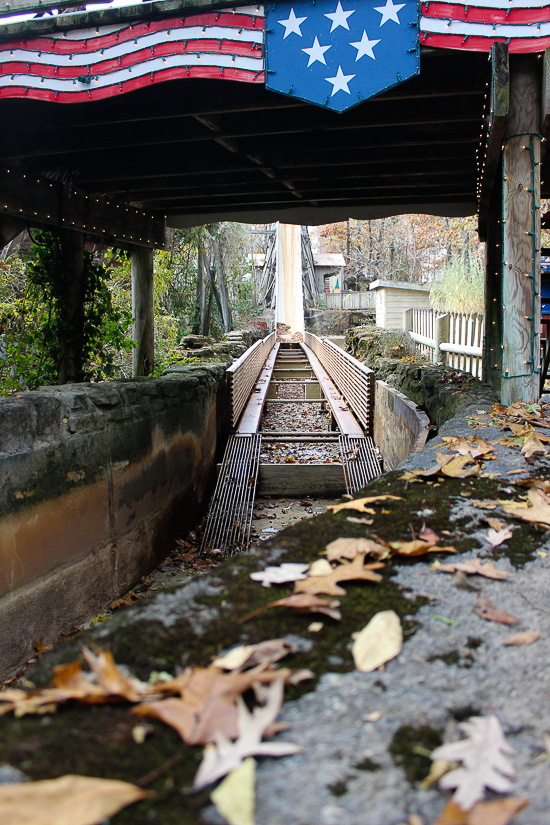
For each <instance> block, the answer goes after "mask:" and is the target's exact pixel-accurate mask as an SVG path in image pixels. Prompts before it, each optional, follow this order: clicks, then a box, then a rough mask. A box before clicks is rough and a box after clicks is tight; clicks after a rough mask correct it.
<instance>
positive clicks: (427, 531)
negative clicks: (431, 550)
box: [418, 524, 439, 544]
mask: <svg viewBox="0 0 550 825" xmlns="http://www.w3.org/2000/svg"><path fill="white" fill-rule="evenodd" d="M418 538H419V539H420V540H421V541H425V542H426V544H437V542H438V541H439V536H438V535H437V534H436V533H434V531H433V530H432V528H431V527H426V524H423V525H422V529H421V531H420V533H419V534H418Z"/></svg>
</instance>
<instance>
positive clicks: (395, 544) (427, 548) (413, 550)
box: [390, 539, 456, 556]
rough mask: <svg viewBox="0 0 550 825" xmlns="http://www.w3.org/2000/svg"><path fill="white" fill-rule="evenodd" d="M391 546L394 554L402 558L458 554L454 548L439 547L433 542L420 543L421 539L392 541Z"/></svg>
mask: <svg viewBox="0 0 550 825" xmlns="http://www.w3.org/2000/svg"><path fill="white" fill-rule="evenodd" d="M390 545H391V548H392V550H393V552H394V553H398V554H399V555H400V556H423V555H424V554H425V553H456V549H455V548H454V547H437V545H435V544H433V543H432V542H431V541H429V542H426V541H420V539H413V540H412V541H391V542H390Z"/></svg>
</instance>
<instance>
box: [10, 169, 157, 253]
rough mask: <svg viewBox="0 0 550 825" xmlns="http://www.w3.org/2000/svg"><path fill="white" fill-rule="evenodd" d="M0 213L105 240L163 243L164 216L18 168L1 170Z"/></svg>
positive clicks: (124, 243)
mask: <svg viewBox="0 0 550 825" xmlns="http://www.w3.org/2000/svg"><path fill="white" fill-rule="evenodd" d="M0 216H2V217H3V218H4V219H6V218H7V219H10V220H17V221H18V222H19V223H21V222H24V224H25V225H30V226H36V227H39V228H41V229H50V230H59V229H70V230H74V231H75V232H80V233H83V234H85V235H91V236H92V237H94V238H97V239H100V240H102V241H103V243H105V244H108V243H118V244H120V245H126V244H127V245H130V244H132V245H137V246H145V247H150V248H159V249H161V248H162V247H163V246H164V216H163V215H154V214H152V213H151V212H150V211H149V212H144V211H143V209H136V208H135V207H132V206H126V205H124V204H119V203H116V202H115V201H112V200H110V199H109V198H107V197H105V196H104V195H92V194H87V193H86V192H84V191H82V190H81V189H73V187H71V186H68V185H66V184H63V183H61V182H60V181H57V180H49V179H48V178H40V177H37V176H36V175H33V174H31V173H28V172H24V171H21V170H20V169H17V168H13V169H11V168H10V169H3V170H0Z"/></svg>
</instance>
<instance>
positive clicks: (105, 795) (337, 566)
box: [0, 422, 550, 825]
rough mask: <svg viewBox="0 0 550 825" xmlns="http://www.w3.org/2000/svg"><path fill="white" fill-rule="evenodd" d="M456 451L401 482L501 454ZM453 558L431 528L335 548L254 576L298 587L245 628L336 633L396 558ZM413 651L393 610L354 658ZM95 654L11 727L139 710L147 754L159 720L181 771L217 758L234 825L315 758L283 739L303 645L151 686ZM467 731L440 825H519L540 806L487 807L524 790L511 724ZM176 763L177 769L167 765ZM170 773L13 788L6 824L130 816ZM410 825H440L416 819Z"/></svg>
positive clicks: (208, 770)
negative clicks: (515, 781)
mask: <svg viewBox="0 0 550 825" xmlns="http://www.w3.org/2000/svg"><path fill="white" fill-rule="evenodd" d="M512 423H513V422H512ZM522 437H524V436H522ZM526 437H527V438H528V437H529V436H526ZM446 446H447V448H448V449H449V451H450V454H449V455H443V454H442V453H438V456H437V464H436V465H435V466H434V467H431V468H427V469H426V470H423V471H422V470H420V471H419V470H414V471H411V472H408V473H405V475H404V476H401V478H402V479H404V480H405V481H406V483H407V484H408V483H409V482H411V481H418V482H422V481H425V480H426V479H430V482H428V483H431V477H436V478H438V479H441V481H444V480H445V477H448V478H459V479H461V478H468V477H469V476H473V475H478V474H479V473H480V470H481V468H482V465H483V464H484V463H485V462H486V461H490V460H491V458H492V455H491V454H492V452H493V448H492V446H491V445H490V444H488V443H487V442H485V441H483V439H479V438H476V437H474V438H473V439H463V438H451V439H447V440H446ZM441 481H440V483H441ZM518 484H519V485H522V486H524V487H526V488H527V490H528V492H527V496H526V497H524V498H523V499H522V500H520V501H518V502H494V507H495V508H496V506H497V505H500V506H502V508H503V509H504V510H505V512H506V513H508V514H509V515H510V516H512V517H514V518H523V519H524V520H527V521H531V522H533V523H535V524H540V525H541V526H546V527H548V526H550V482H547V481H546V480H545V479H531V480H529V481H528V482H519V483H518ZM402 500H403V499H402V497H400V496H392V495H380V496H367V497H364V498H359V499H355V500H351V501H344V502H343V503H341V504H336V505H330V507H329V509H330V510H332V512H333V513H335V514H336V513H340V512H344V515H345V514H346V513H347V512H348V511H349V512H350V513H353V512H355V513H358V514H359V515H358V516H355V515H348V516H347V519H348V520H349V521H350V522H352V523H359V524H366V525H370V524H372V519H369V518H368V516H371V515H374V514H375V513H376V509H375V507H391V506H392V505H394V502H399V501H402ZM485 504H486V506H487V509H492V508H493V503H492V502H485ZM546 508H548V512H547V511H546ZM529 511H531V512H529ZM382 512H388V511H386V510H383V511H382ZM526 514H528V516H527V517H526ZM365 516H366V518H365ZM487 522H488V524H489V530H488V531H487V534H486V538H487V542H488V543H489V544H490V545H491V546H498V545H499V544H501V543H503V542H505V541H506V540H507V539H509V538H510V537H511V535H512V528H511V527H510V525H507V524H503V523H502V522H499V521H498V520H497V519H492V518H488V519H487ZM411 529H412V528H411ZM443 532H447V531H443ZM449 535H450V534H449ZM443 552H444V553H455V552H456V549H455V548H454V547H452V546H448V545H447V544H445V543H444V542H442V540H441V539H440V537H439V536H438V535H436V533H435V532H434V531H433V530H432V529H431V528H430V527H427V526H426V525H425V524H424V525H423V527H422V529H421V530H420V531H419V533H418V535H415V534H414V533H413V538H412V540H410V541H386V540H383V539H382V538H380V537H379V536H376V535H373V536H372V537H370V538H345V537H341V538H338V539H336V540H334V541H332V542H330V543H329V544H327V546H326V548H325V551H324V557H323V558H320V559H318V560H317V561H315V562H313V563H311V564H308V563H300V562H298V563H287V564H282V565H280V566H278V567H266V568H265V569H264V570H260V571H257V572H255V573H252V574H251V576H250V578H251V579H252V580H254V581H256V582H257V583H258V585H259V586H263V587H264V588H271V587H273V586H277V585H281V584H288V583H293V585H294V591H293V592H292V593H290V594H289V595H287V596H283V597H281V598H278V599H275V600H272V601H270V602H268V603H267V604H264V605H263V606H262V607H260V608H258V609H256V610H254V611H253V612H252V613H250V614H248V615H245V616H243V617H242V618H241V622H243V623H244V622H248V621H250V620H252V619H253V618H254V617H255V616H256V615H258V614H259V613H261V612H263V611H265V610H269V609H271V608H286V609H290V610H293V611H296V612H298V613H306V614H320V615H321V616H326V617H328V618H329V619H331V620H332V621H340V620H341V613H340V611H339V609H338V608H339V607H340V599H341V598H345V596H346V593H347V591H346V589H345V587H348V586H350V585H351V586H353V584H354V583H355V582H360V583H363V584H364V583H366V584H368V586H376V585H377V584H378V583H379V582H380V581H381V580H382V575H381V573H380V572H378V571H381V570H383V569H384V568H385V566H386V563H387V562H390V561H391V559H392V558H395V557H400V556H401V557H404V558H406V557H416V556H420V555H424V554H429V553H443ZM432 571H433V572H434V573H451V574H452V575H455V576H456V575H462V576H470V575H478V576H481V577H485V578H489V579H492V580H494V581H500V582H504V581H506V580H507V579H508V578H510V576H511V575H512V574H511V573H509V572H507V571H504V570H501V569H499V568H498V567H496V566H495V565H494V564H493V563H492V562H486V563H481V562H480V560H479V559H472V560H469V561H464V562H452V561H449V562H445V563H442V562H440V561H436V562H435V563H434V565H433V566H432ZM344 585H345V587H344ZM474 610H475V612H476V613H477V614H478V615H479V616H480V617H481V618H483V619H484V620H487V621H493V622H499V623H502V624H508V625H515V624H517V623H518V620H517V619H516V618H515V617H514V616H512V615H511V614H509V613H507V612H506V611H505V610H502V609H501V608H500V607H499V606H495V605H494V604H492V602H490V601H489V600H488V599H487V598H486V597H483V596H481V595H478V596H477V598H476V601H475V605H474ZM322 628H323V622H319V621H317V622H312V623H311V624H310V626H309V630H310V631H311V632H312V633H318V632H319V631H321V630H322ZM539 637H540V633H539V632H538V631H526V632H522V633H516V634H515V635H513V636H510V637H509V638H507V639H506V640H504V641H503V645H509V646H514V645H528V644H533V643H534V642H536V641H537V640H538V638H539ZM402 646H403V631H402V627H401V622H400V619H399V617H398V615H397V614H396V613H395V612H394V611H393V610H383V611H380V612H378V613H376V614H375V615H374V616H373V617H372V618H371V620H370V621H369V622H368V623H367V624H366V625H365V626H364V627H363V628H362V629H361V628H354V629H353V631H352V632H351V633H350V647H351V652H352V656H353V660H354V662H355V666H356V668H357V670H359V671H363V672H372V671H374V670H376V669H378V668H381V669H383V668H384V667H385V665H386V663H387V662H389V661H390V660H391V659H393V658H395V657H396V656H398V655H399V654H400V652H401V650H402ZM82 652H83V657H84V660H85V662H86V664H87V666H88V670H84V669H83V662H82V661H81V660H78V661H76V662H72V663H70V664H68V665H62V666H57V667H54V675H53V682H52V685H51V686H50V687H49V688H46V689H42V690H34V691H30V692H29V691H25V690H20V689H7V690H4V691H2V692H0V715H2V714H7V713H11V712H13V714H14V715H15V716H16V717H22V716H25V715H27V714H38V715H45V714H50V713H54V712H55V711H56V709H57V708H58V707H59V706H60V705H63V704H66V703H79V704H81V705H106V704H111V703H125V704H129V705H131V708H130V709H129V711H130V713H131V714H132V715H134V716H136V726H135V728H134V729H133V732H132V733H133V736H134V738H135V741H136V742H144V741H145V739H146V737H147V733H148V729H147V724H146V722H145V721H142V722H141V723H140V721H139V720H146V719H147V718H149V719H151V718H153V719H156V720H159V721H161V722H162V723H164V724H166V725H169V726H170V727H172V728H173V729H174V730H175V731H177V733H178V734H179V736H180V737H181V739H182V742H183V745H182V748H181V750H180V751H179V752H177V754H176V757H175V758H176V759H177V758H180V757H181V756H182V755H183V754H184V753H185V751H186V750H187V749H188V748H189V747H191V746H194V745H202V746H204V752H203V757H202V761H201V763H200V765H199V767H198V770H197V772H196V775H195V780H194V783H193V788H192V789H191V790H194V791H197V790H200V789H203V788H208V787H211V786H212V787H213V786H214V785H216V787H215V788H213V789H212V788H211V799H212V801H213V802H214V804H215V805H216V807H217V808H218V811H219V812H220V813H221V814H222V816H224V817H225V819H226V821H227V822H228V823H229V825H253V823H254V784H255V760H254V758H253V757H255V756H256V757H257V756H271V757H277V756H281V757H282V756H290V755H292V754H295V753H298V752H299V751H301V750H302V748H301V746H300V744H299V743H297V744H294V743H292V742H289V741H286V740H285V741H282V740H278V739H274V738H273V737H274V736H275V735H276V734H277V733H279V732H280V731H283V730H286V729H287V728H288V727H289V726H288V725H286V724H285V723H281V722H278V721H277V716H278V714H279V711H280V709H281V706H282V702H283V694H284V688H285V686H286V685H295V684H298V683H299V682H301V681H303V680H307V679H310V678H311V677H312V676H313V674H312V673H311V672H310V671H307V670H292V669H289V668H284V667H280V666H279V664H278V663H279V661H280V660H281V659H283V658H284V657H285V656H286V655H288V654H290V653H295V652H296V651H295V649H294V648H293V646H292V644H290V643H289V642H288V641H286V640H283V639H268V640H266V641H265V642H262V643H260V644H257V645H250V646H243V645H241V646H238V647H236V648H233V649H231V650H229V651H228V652H227V653H226V654H225V655H223V656H220V657H218V658H217V659H215V660H214V661H213V662H212V663H211V664H210V665H209V666H208V667H187V668H186V669H185V670H183V671H181V672H179V673H177V674H176V676H175V677H171V676H170V675H168V674H155V675H154V677H153V678H152V679H151V680H150V682H141V681H139V680H137V679H135V678H134V677H132V676H131V675H130V674H129V673H127V672H126V671H125V670H124V669H121V668H119V667H118V666H117V665H116V663H115V661H114V659H113V657H112V655H111V654H110V652H109V651H106V650H99V649H97V650H94V651H92V650H89V649H87V648H84V649H83V651H82ZM245 695H246V697H247V698H246V702H245V699H244V698H243V697H244V696H245ZM378 718H379V715H376V714H373V715H372V721H376V719H378ZM369 721H371V719H370V718H369ZM461 728H462V730H463V731H464V733H465V734H466V738H465V739H462V740H460V741H458V742H455V743H451V744H448V745H443V746H441V747H440V748H437V749H436V750H435V751H433V752H432V754H431V758H432V760H433V765H432V771H431V772H430V776H429V777H428V779H427V780H426V782H428V783H429V782H430V781H435V780H436V779H437V780H439V783H440V787H441V788H442V789H443V790H454V794H453V796H452V797H451V798H450V799H449V800H448V803H447V805H446V807H445V809H444V811H443V812H442V814H441V816H440V817H439V818H438V819H437V821H436V822H435V823H433V825H507V823H508V822H510V820H511V819H512V818H513V817H514V815H515V814H516V813H517V812H519V811H520V810H521V809H522V808H523V807H525V805H527V803H528V799H526V798H521V797H513V796H504V797H503V798H499V799H492V800H489V801H485V800H484V796H485V792H486V789H489V790H490V791H492V792H496V793H499V794H507V793H508V792H509V791H510V790H511V783H510V779H511V778H512V777H513V776H514V770H513V767H512V765H511V762H510V759H509V757H510V756H511V755H513V753H514V752H513V750H512V749H511V748H510V746H509V745H508V744H507V743H506V740H505V738H504V734H503V732H502V729H501V727H500V723H499V721H498V719H497V717H496V716H494V715H493V714H491V715H489V716H486V717H472V718H471V719H470V720H469V721H468V722H465V723H464V724H463V725H462V726H461ZM173 761H174V758H171V759H170V760H168V761H167V765H168V764H169V763H170V764H173ZM162 772H163V769H162V768H161V770H160V771H153V772H152V774H151V775H150V776H149V775H148V776H146V777H143V778H142V780H140V781H139V782H138V783H137V784H131V783H128V782H121V781H118V780H110V779H99V778H94V777H82V776H72V775H66V776H62V777H59V778H58V779H54V780H42V781H37V782H24V783H16V784H10V785H6V786H0V822H2V823H6V824H7V825H15V824H16V823H18V824H19V823H23V822H29V823H30V822H33V823H37V825H65V823H67V825H69V823H70V825H93V823H99V822H101V821H102V820H103V819H105V818H106V817H110V816H113V815H114V814H115V813H116V812H117V811H119V810H121V809H122V808H123V807H125V806H127V805H130V804H132V803H134V802H136V801H139V800H140V799H143V798H145V797H147V796H151V795H152V794H151V793H150V792H148V791H146V790H145V787H146V786H147V785H148V784H150V782H151V781H153V780H154V779H156V778H157V776H158V775H162ZM220 780H221V781H220ZM216 783H217V784H216ZM409 823H412V824H413V825H428V823H423V822H422V821H421V820H420V819H419V818H418V817H416V816H415V815H413V816H412V817H411V818H410V819H409ZM404 825H405V824H404Z"/></svg>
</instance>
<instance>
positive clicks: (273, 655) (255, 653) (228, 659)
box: [212, 639, 296, 670]
mask: <svg viewBox="0 0 550 825" xmlns="http://www.w3.org/2000/svg"><path fill="white" fill-rule="evenodd" d="M289 653H296V648H295V647H294V645H293V644H291V643H290V642H287V641H286V639H269V640H268V641H266V642H260V643H259V644H257V645H239V646H238V647H234V648H233V649H232V650H230V651H229V652H228V653H226V654H225V656H221V657H218V658H217V659H214V661H213V662H212V665H213V667H218V668H221V669H222V670H245V669H247V668H250V667H256V666H257V665H262V664H266V663H267V664H273V663H274V662H278V661H279V660H280V659H282V658H284V657H285V656H288V654H289Z"/></svg>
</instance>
